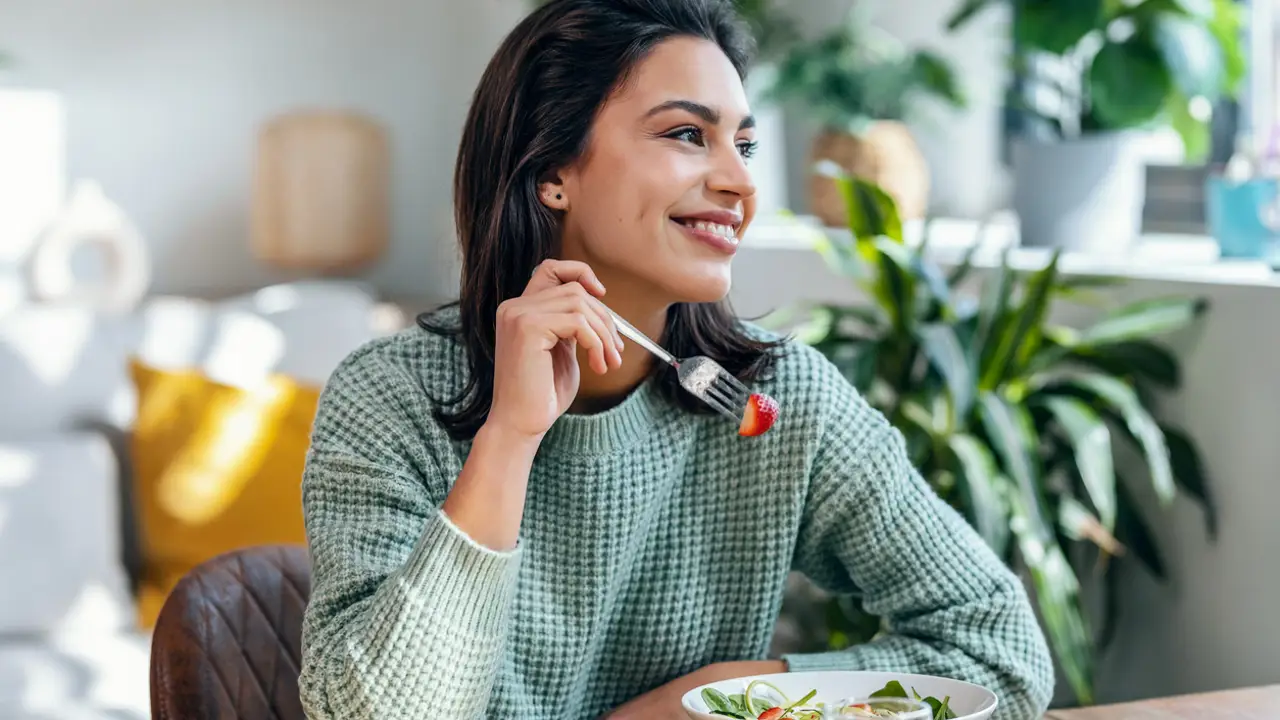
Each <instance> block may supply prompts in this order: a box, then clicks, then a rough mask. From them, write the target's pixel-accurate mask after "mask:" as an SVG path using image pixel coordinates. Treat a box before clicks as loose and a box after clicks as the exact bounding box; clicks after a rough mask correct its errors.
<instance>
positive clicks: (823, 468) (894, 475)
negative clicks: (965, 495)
mask: <svg viewBox="0 0 1280 720" xmlns="http://www.w3.org/2000/svg"><path fill="white" fill-rule="evenodd" d="M835 384H836V385H838V386H839V387H838V388H837V389H836V390H835V391H833V394H834V395H835V397H834V398H832V401H831V404H829V405H827V407H828V408H830V415H831V417H830V418H829V419H828V420H827V421H826V422H825V423H823V429H822V430H821V432H820V435H819V437H820V442H819V444H818V445H817V448H818V449H817V450H816V451H815V457H814V461H813V465H812V476H811V481H810V482H811V484H810V491H809V497H808V499H807V500H806V508H805V511H804V517H803V520H802V527H801V532H800V537H799V541H798V545H797V551H796V569H797V570H799V571H801V572H803V573H804V574H806V575H807V576H808V577H810V578H811V579H812V580H814V581H815V582H816V583H817V584H818V585H819V586H822V587H825V588H826V589H828V590H831V591H834V592H841V593H852V592H856V593H860V594H861V596H862V599H863V603H864V606H865V607H866V609H867V611H868V612H870V613H873V614H875V615H878V616H881V617H883V618H885V619H886V620H887V625H888V628H889V632H888V633H886V634H885V635H883V636H881V637H880V638H878V639H876V640H874V641H872V642H870V643H867V644H865V645H858V646H854V647H852V648H849V649H846V650H842V651H835V652H826V653H817V654H797V655H790V656H787V657H786V658H785V660H786V662H787V664H788V667H789V669H790V670H792V671H800V670H873V671H887V672H903V673H920V674H927V675H937V676H942V677H950V678H954V679H958V680H964V681H968V682H972V683H976V684H978V685H982V686H984V687H987V688H989V689H991V690H992V691H993V692H995V693H996V694H997V696H998V697H999V699H1000V704H999V709H998V711H997V714H996V716H995V717H996V718H997V720H1001V719H1003V720H1022V719H1023V718H1033V717H1036V718H1038V717H1040V716H1041V715H1042V714H1043V713H1044V711H1045V709H1046V707H1047V706H1048V704H1049V701H1050V699H1051V696H1052V693H1053V683H1054V675H1053V664H1052V661H1051V659H1050V656H1049V652H1048V648H1047V645H1046V643H1045V640H1044V636H1043V634H1042V632H1041V630H1040V628H1039V626H1038V624H1037V622H1036V618H1035V615H1034V613H1033V611H1032V609H1031V605H1030V603H1029V601H1028V599H1027V595H1026V592H1025V590H1024V589H1023V587H1022V585H1021V583H1020V582H1019V581H1018V580H1017V578H1016V577H1015V576H1014V575H1013V574H1012V573H1011V572H1010V571H1009V570H1008V569H1007V568H1006V567H1005V566H1004V565H1003V563H1001V562H1000V560H999V559H998V558H997V557H996V555H995V554H994V553H993V552H991V551H990V549H989V548H988V547H987V546H986V544H985V543H983V541H982V540H981V538H980V537H979V536H978V535H977V533H976V532H974V531H973V529H972V528H971V527H970V526H969V525H968V523H967V522H965V520H964V518H962V517H961V516H960V515H959V514H958V513H957V512H955V511H954V510H953V509H952V508H951V507H950V506H948V505H947V504H946V503H944V502H943V501H942V500H941V499H939V498H938V496H937V495H936V494H935V493H934V492H933V490H932V489H931V488H930V487H929V486H928V485H927V484H926V483H925V482H924V480H923V479H922V478H921V476H920V475H919V474H918V473H917V472H916V470H915V469H914V468H913V467H912V466H911V463H910V461H909V459H908V456H907V453H906V447H905V443H904V442H903V438H902V436H901V434H900V433H899V432H898V431H897V430H896V429H894V428H893V427H892V426H890V425H889V423H888V422H887V421H885V419H884V417H883V416H882V415H881V414H880V413H879V412H877V411H876V410H875V409H873V408H872V407H870V406H869V405H868V404H867V403H866V402H865V401H864V400H863V399H862V398H861V397H860V396H858V394H857V393H856V391H854V390H853V388H852V387H849V386H848V384H847V383H844V382H843V380H842V379H837V381H836V383H835Z"/></svg>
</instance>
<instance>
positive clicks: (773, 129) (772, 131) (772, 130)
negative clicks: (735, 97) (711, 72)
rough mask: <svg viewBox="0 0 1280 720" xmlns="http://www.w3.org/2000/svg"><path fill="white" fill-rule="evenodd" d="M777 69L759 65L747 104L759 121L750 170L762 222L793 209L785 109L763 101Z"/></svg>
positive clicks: (751, 78)
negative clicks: (788, 191)
mask: <svg viewBox="0 0 1280 720" xmlns="http://www.w3.org/2000/svg"><path fill="white" fill-rule="evenodd" d="M776 75H777V68H776V67H775V66H774V65H772V64H771V63H759V64H757V65H755V66H753V67H752V68H751V71H750V72H749V73H748V74H747V82H746V91H747V101H748V102H749V103H750V105H751V112H752V114H753V115H755V118H756V133H755V135H756V141H757V143H758V145H757V146H756V154H755V156H754V157H752V158H751V160H750V162H749V163H748V167H749V168H750V169H751V179H752V180H753V181H755V185H756V203H757V204H756V216H757V217H758V218H759V219H760V220H766V219H768V218H770V217H776V216H777V215H778V213H779V212H781V211H784V210H789V209H790V202H789V198H788V197H787V148H786V144H787V136H786V128H785V127H784V124H783V113H782V107H781V106H779V105H778V104H776V103H771V102H769V101H767V100H765V99H764V98H763V95H764V91H765V90H766V89H768V87H769V85H770V84H772V83H773V79H774V77H776Z"/></svg>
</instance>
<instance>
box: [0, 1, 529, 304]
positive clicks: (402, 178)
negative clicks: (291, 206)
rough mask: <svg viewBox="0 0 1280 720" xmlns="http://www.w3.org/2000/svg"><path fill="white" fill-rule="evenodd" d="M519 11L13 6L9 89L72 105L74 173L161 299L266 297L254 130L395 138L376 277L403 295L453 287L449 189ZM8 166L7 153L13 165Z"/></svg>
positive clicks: (436, 6)
mask: <svg viewBox="0 0 1280 720" xmlns="http://www.w3.org/2000/svg"><path fill="white" fill-rule="evenodd" d="M526 9H527V8H526V3H525V2H523V0H468V1H467V2H465V3H463V2H455V1H453V0H368V1H366V2H349V1H348V0H269V1H266V0H181V1H180V2H166V1H164V0H4V2H3V3H0V48H3V49H4V50H6V51H8V52H9V53H10V54H12V55H14V56H15V57H16V59H17V60H18V61H19V62H20V63H21V65H20V66H19V67H18V68H16V69H15V70H13V71H11V72H10V73H8V75H7V76H6V77H5V79H4V80H3V82H4V83H5V84H7V85H19V86H26V87H36V88H46V89H52V90H56V91H58V92H59V93H61V95H62V97H63V99H64V102H65V107H66V113H67V138H66V141H67V172H68V175H69V177H70V178H71V179H75V178H80V177H85V178H93V179H96V180H98V181H99V182H101V183H102V185H103V187H104V189H105V191H106V193H107V194H108V196H110V197H111V198H112V199H114V200H115V201H116V202H117V203H119V204H120V205H121V206H123V207H124V208H125V209H126V210H127V211H128V212H129V213H130V214H131V216H132V217H133V219H134V221H135V222H136V223H137V224H138V225H139V226H140V228H141V230H142V232H143V233H144V234H145V236H146V238H147V240H148V242H149V244H150V248H151V251H152V256H153V262H154V276H155V288H154V289H155V290H156V291H158V292H177V291H181V292H192V291H195V292H214V293H220V292H225V291H228V290H235V289H241V288H246V287H252V286H256V285H261V284H262V283H264V282H267V281H269V280H270V279H271V276H270V274H269V271H268V270H266V269H264V268H263V267H261V266H259V265H258V264H257V263H255V262H254V260H253V259H252V257H251V256H250V254H249V251H248V249H247V242H248V240H247V232H248V217H249V206H248V203H249V188H250V178H251V171H252V163H253V150H254V143H255V133H256V131H257V128H258V127H259V124H260V123H262V122H263V121H264V120H265V119H266V118H268V117H269V116H271V115H272V114H274V113H277V112H280V111H284V110H288V109H291V108H294V107H297V106H303V105H306V106H317V105H320V106H344V107H354V108H358V109H361V110H365V111H367V112H370V113H372V114H374V115H375V116H377V117H379V118H380V119H381V120H382V121H383V122H385V123H386V124H387V126H388V128H389V130H390V134H391V140H392V143H393V146H394V160H395V168H394V171H393V172H394V174H393V182H394V192H395V195H394V201H393V205H394V210H393V225H394V239H393V242H392V244H391V249H390V252H389V254H388V255H387V257H386V258H385V260H384V261H383V262H382V263H381V264H380V266H379V267H378V268H376V269H375V270H374V271H373V272H372V273H371V277H372V279H374V280H375V281H376V282H377V283H378V285H379V286H380V287H382V288H383V289H385V290H389V291H392V292H397V293H411V294H416V295H423V294H431V295H438V294H441V293H444V292H448V291H449V287H450V286H451V284H452V283H453V279H452V272H453V271H452V268H451V267H448V266H449V264H450V263H451V262H452V258H453V240H452V237H451V232H452V230H451V226H452V221H451V218H450V201H451V198H450V189H449V188H450V178H451V175H452V167H453V158H454V153H455V151H456V147H457V142H458V138H459V135H460V131H461V127H462V121H463V119H464V117H465V113H466V108H467V105H468V103H469V100H470V95H471V92H472V90H473V88H474V86H475V83H476V81H477V80H478V78H479V76H480V73H481V72H482V70H483V66H484V63H485V62H487V60H488V58H489V55H490V54H491V53H492V52H493V50H494V49H495V48H496V46H497V44H498V42H499V40H500V38H501V36H502V35H503V34H504V33H505V32H506V31H507V30H508V29H509V28H510V27H511V26H512V25H513V24H514V23H515V22H516V20H517V19H518V17H519V16H520V15H521V14H522V13H523V12H524V11H525V10H526ZM0 162H3V158H0Z"/></svg>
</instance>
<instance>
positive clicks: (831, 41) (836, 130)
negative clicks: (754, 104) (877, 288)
mask: <svg viewBox="0 0 1280 720" xmlns="http://www.w3.org/2000/svg"><path fill="white" fill-rule="evenodd" d="M770 96H771V97H775V98H778V99H780V100H784V101H795V102H796V103H797V104H799V105H801V106H803V107H804V108H805V110H806V111H807V112H808V113H809V115H810V116H811V118H812V119H813V120H814V122H815V123H816V124H817V125H818V126H819V132H818V134H817V135H816V137H815V138H814V141H813V146H812V154H813V160H814V161H821V160H828V161H831V162H834V163H836V164H837V165H839V166H840V167H841V168H843V169H844V170H845V171H846V172H849V173H851V174H854V175H857V176H860V177H864V178H866V179H868V180H870V181H872V182H874V183H876V184H877V185H879V186H880V187H883V188H885V190H886V191H888V192H889V194H890V195H892V196H893V197H894V198H895V200H896V201H897V203H898V206H899V208H900V209H901V211H902V213H903V215H904V216H906V217H909V218H915V217H919V216H921V215H922V214H923V213H924V209H925V206H926V204H927V201H928V192H929V173H928V168H927V166H926V165H925V162H924V158H923V156H922V155H921V153H920V150H919V148H918V147H917V146H916V143H915V141H914V140H913V139H912V136H911V133H910V132H908V130H907V128H906V125H905V124H904V122H903V121H905V120H907V119H908V118H909V117H910V116H911V115H912V114H913V113H914V112H915V111H917V110H918V109H919V108H920V103H921V101H922V100H924V99H926V98H932V99H935V100H940V101H942V102H943V103H946V104H950V105H953V106H962V105H963V104H964V96H963V94H962V92H961V90H960V87H959V84H958V82H957V81H956V78H955V76H954V74H953V73H952V70H951V67H950V65H949V64H948V63H947V61H946V60H945V59H943V58H942V57H941V56H939V55H937V54H934V53H932V52H929V51H927V50H911V49H909V48H907V47H906V46H905V45H904V44H903V43H901V42H899V41H898V40H896V39H894V38H893V37H891V36H889V35H888V34H887V33H884V32H881V31H879V30H878V29H876V28H875V27H873V26H871V25H870V24H869V23H867V22H865V21H863V20H862V19H861V18H860V17H859V16H858V14H857V12H856V11H855V12H852V13H850V17H849V19H848V21H847V22H845V23H844V24H843V25H841V26H840V27H838V28H836V29H835V30H833V31H832V32H830V33H828V34H827V35H825V36H823V37H820V38H818V39H816V40H813V41H810V42H803V43H797V44H795V45H793V46H792V47H791V49H790V50H789V51H788V52H787V54H786V55H785V56H784V57H783V58H782V60H781V61H780V62H779V65H778V73H777V77H776V79H775V81H774V83H773V86H772V88H771V90H770ZM810 201H811V203H812V210H813V212H814V214H815V215H817V216H818V217H819V218H821V219H822V220H823V222H825V223H826V224H827V225H833V226H838V225H843V224H844V219H845V216H844V205H843V202H842V200H841V198H840V197H839V193H838V191H837V189H836V188H835V187H834V186H833V185H832V183H831V181H830V179H829V178H827V177H825V176H823V175H822V174H819V173H815V174H814V175H812V176H811V184H810Z"/></svg>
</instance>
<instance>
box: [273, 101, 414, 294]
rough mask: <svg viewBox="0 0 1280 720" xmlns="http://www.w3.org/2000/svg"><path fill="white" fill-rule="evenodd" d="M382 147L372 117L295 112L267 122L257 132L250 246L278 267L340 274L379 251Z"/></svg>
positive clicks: (384, 211)
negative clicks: (258, 133) (258, 132)
mask: <svg viewBox="0 0 1280 720" xmlns="http://www.w3.org/2000/svg"><path fill="white" fill-rule="evenodd" d="M389 185H390V151H389V148H388V142H387V135H386V132H385V130H384V129H383V128H382V126H381V125H380V124H379V123H378V122H376V121H375V120H373V119H371V118H369V117H366V116H363V115H360V114H358V113H353V112H341V111H300V112H293V113H288V114H286V115H282V116H279V117H276V118H274V119H272V120H271V121H269V122H268V123H267V124H266V125H265V126H264V127H263V128H262V131H261V133H260V135H259V138H258V150H257V165H256V168H255V174H254V188H253V228H252V240H251V243H252V251H253V254H254V256H255V257H257V258H258V259H259V260H260V261H262V262H264V263H267V264H269V265H273V266H275V267H277V268H281V269H286V270H303V271H312V272H321V273H340V272H344V271H353V270H357V269H360V268H362V267H364V266H366V265H368V264H369V263H371V262H373V261H374V260H376V259H378V258H379V257H380V256H381V255H382V254H383V252H385V250H386V247H387V242H388V235H389V232H390V230H389V228H390V220H389V214H390V201H389Z"/></svg>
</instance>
